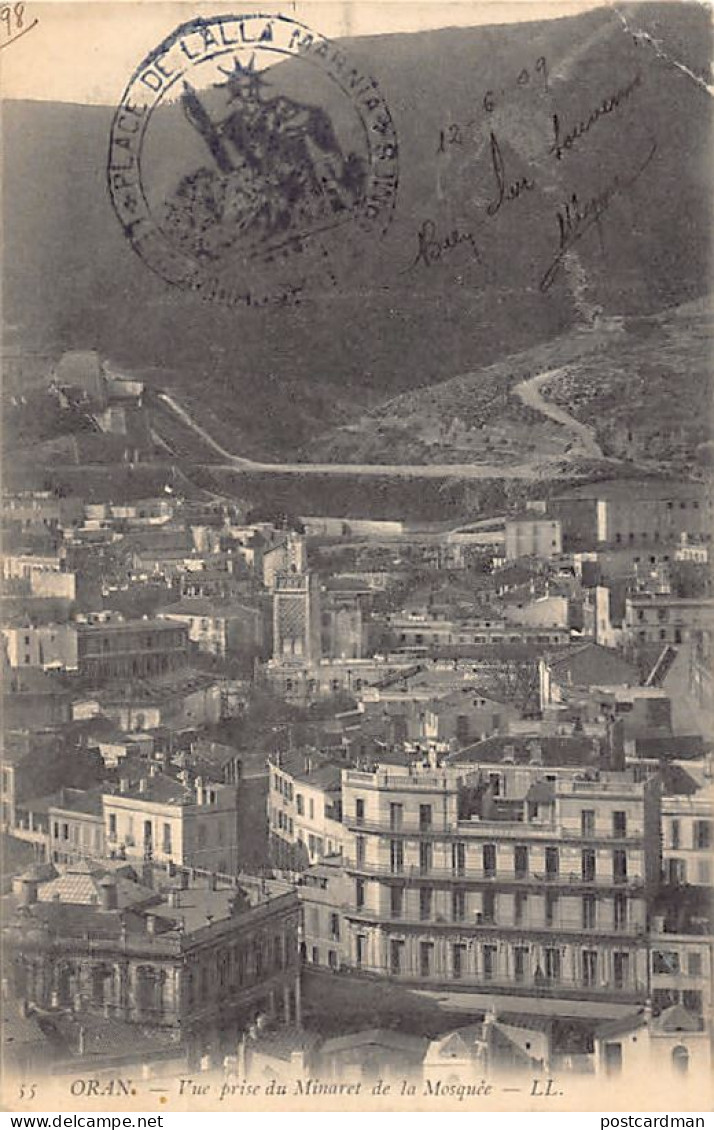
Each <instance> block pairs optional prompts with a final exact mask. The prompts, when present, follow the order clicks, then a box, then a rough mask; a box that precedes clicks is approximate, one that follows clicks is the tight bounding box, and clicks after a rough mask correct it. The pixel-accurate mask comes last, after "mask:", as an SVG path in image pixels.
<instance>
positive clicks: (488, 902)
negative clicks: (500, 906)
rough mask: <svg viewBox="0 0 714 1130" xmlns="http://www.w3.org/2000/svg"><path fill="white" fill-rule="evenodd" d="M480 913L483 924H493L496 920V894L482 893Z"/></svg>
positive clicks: (490, 892) (491, 892)
mask: <svg viewBox="0 0 714 1130" xmlns="http://www.w3.org/2000/svg"><path fill="white" fill-rule="evenodd" d="M481 907H482V910H481V913H482V914H483V920H484V922H494V921H495V919H496V892H495V891H484V892H483V899H482V903H481Z"/></svg>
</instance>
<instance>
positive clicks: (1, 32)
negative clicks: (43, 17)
mask: <svg viewBox="0 0 714 1130" xmlns="http://www.w3.org/2000/svg"><path fill="white" fill-rule="evenodd" d="M38 23H39V20H38V19H37V18H35V19H29V20H28V18H27V15H26V11H25V5H24V4H21V3H18V4H3V5H2V6H0V50H2V48H3V47H9V46H10V44H11V43H14V42H15V40H16V39H19V38H20V36H21V35H25V34H26V33H27V32H28V31H32V29H33V27H35V25H36V24H38Z"/></svg>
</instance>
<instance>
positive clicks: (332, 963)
mask: <svg viewBox="0 0 714 1130" xmlns="http://www.w3.org/2000/svg"><path fill="white" fill-rule="evenodd" d="M327 964H328V965H329V967H330V969H337V954H336V952H335V951H334V950H328V951H327Z"/></svg>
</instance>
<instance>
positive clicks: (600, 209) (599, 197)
mask: <svg viewBox="0 0 714 1130" xmlns="http://www.w3.org/2000/svg"><path fill="white" fill-rule="evenodd" d="M656 152H657V142H656V141H653V142H652V147H651V149H650V151H649V153H648V154H647V156H646V157H645V159H644V161H643V162H642V164H641V165H640V166H639V168H638V169H636V170H635V172H634V173H633V174H632V175H631V176H629V177H627V178H626V179H622V178H621V177H620V176H619V175H617V176H614V177H613V178H612V180H611V181H610V183H609V184H607V185H606V186H605V187H604V188H603V189H601V191H600V192H598V193H596V195H595V196H591V197H590V198H589V199H588V200H586V201H584V202H583V201H581V200H580V199H579V197H578V195H577V193H575V192H573V193H572V194H571V196H570V197H569V199H568V200H567V201H566V202H565V203H564V204H563V205H562V206H561V208H559V210H558V211H557V212H556V219H557V222H558V230H559V244H560V246H559V248H558V252H557V254H556V255H555V257H554V258H553V261H552V262H551V264H550V266H549V267H548V269H547V271H546V272H545V274H544V275H543V277H542V279H541V280H540V289H541V291H544V292H545V291H547V290H549V289H550V288H551V286H552V285H553V283H554V282H555V280H556V278H557V276H558V273H559V271H560V269H561V267H562V265H563V259H564V258H565V256H566V254H567V253H568V251H569V250H570V248H571V247H572V246H573V244H575V243H577V242H578V240H579V239H582V237H583V236H584V235H585V233H586V232H587V231H589V230H590V228H591V227H592V226H593V225H594V224H599V222H600V220H601V218H602V216H604V214H605V212H607V210H608V208H609V207H610V205H611V204H612V201H613V200H614V199H615V197H616V196H621V195H622V193H623V192H625V191H626V190H627V189H628V188H631V187H632V186H633V185H634V184H635V183H636V182H637V181H638V180H639V178H640V177H641V176H642V174H643V173H644V171H645V169H646V168H647V166H648V165H649V164H650V162H651V161H652V159H653V157H654V155H655V153H656Z"/></svg>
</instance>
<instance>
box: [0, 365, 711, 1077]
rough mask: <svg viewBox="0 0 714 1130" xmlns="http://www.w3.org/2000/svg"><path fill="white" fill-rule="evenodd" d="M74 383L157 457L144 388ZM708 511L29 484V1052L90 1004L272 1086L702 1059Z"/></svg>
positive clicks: (77, 1038) (85, 1033) (15, 621)
mask: <svg viewBox="0 0 714 1130" xmlns="http://www.w3.org/2000/svg"><path fill="white" fill-rule="evenodd" d="M73 382H74V383H73ZM54 395H56V396H58V397H60V398H64V399H65V400H67V402H68V403H69V402H71V403H76V404H79V405H80V406H81V407H82V411H85V412H87V413H90V414H91V416H92V419H94V421H95V423H96V426H97V428H99V430H100V431H101V432H103V433H106V434H112V435H114V436H116V437H123V438H122V442H124V443H129V442H134V438H136V434H138V433H137V432H136V429H137V428H138V425H137V424H136V420H135V416H136V414H137V411H138V409H139V407H140V405H141V399H142V396H143V389H142V387H141V386H140V385H139V384H137V383H136V382H130V381H126V380H125V379H124V378H117V377H112V376H111V374H108V373H107V371H106V370H103V369H102V368H101V367H100V368H99V369H97V368H96V366H95V365H94V362H93V360H92V358H91V357H89V356H85V355H82V356H80V357H79V358H77V357H76V356H75V357H74V361H72V358H71V357H70V360H69V361H65V362H64V363H63V364H62V365H60V366H59V367H58V370H57V372H56V374H55V385H54ZM132 437H134V438H132ZM477 517H478V518H479V519H481V516H480V515H479V516H477ZM711 517H712V515H711V501H710V500H708V499H707V496H706V493H705V491H704V489H703V487H702V486H701V485H700V484H697V483H684V482H673V483H670V482H654V481H648V482H642V483H639V482H636V481H634V480H628V481H625V482H609V483H607V482H606V483H595V484H593V485H589V486H581V487H576V488H573V489H571V490H569V491H563V492H561V493H560V494H558V495H555V496H553V497H549V498H547V499H543V500H538V499H535V500H532V501H531V502H530V503H529V504H528V506H527V507H526V508H524V506H523V503H522V501H521V502H520V503H519V508H518V509H517V510H516V509H514V510H513V512H512V513H506V514H502V515H495V516H494V515H486V518H488V519H489V521H487V522H486V521H483V520H481V521H476V518H475V520H474V525H473V526H472V527H462V528H461V529H459V530H449V529H446V528H444V527H443V526H434V527H431V528H427V527H424V526H422V527H420V528H418V529H417V528H414V529H411V528H410V527H409V525H408V524H406V523H402V522H384V523H381V522H377V521H374V522H371V521H370V522H367V521H360V520H354V521H353V520H351V519H338V520H333V519H330V518H316V517H314V516H313V517H309V516H308V517H305V518H304V519H300V520H298V519H295V518H287V517H285V516H282V517H280V516H271V517H268V518H261V519H260V520H257V519H255V517H254V516H253V517H251V516H250V515H248V514H246V512H245V507H240V506H238V505H237V504H235V505H233V504H231V505H229V504H228V503H226V502H221V501H216V500H211V501H209V502H203V501H196V500H195V499H194V498H187V497H182V496H179V495H178V494H177V493H175V492H174V491H164V492H163V493H162V494H161V495H160V496H157V497H149V498H141V499H121V500H119V499H117V500H110V499H107V500H106V501H104V502H102V501H97V500H96V498H93V499H91V500H90V499H86V500H84V499H81V498H78V497H59V496H58V495H57V494H55V493H53V492H52V491H50V490H45V491H36V490H30V489H28V490H26V491H24V492H21V493H19V492H18V493H15V494H11V495H7V496H6V497H5V499H4V507H3V534H4V542H5V546H6V554H5V558H4V562H3V569H2V578H1V582H0V583H1V585H2V594H3V603H4V618H3V628H2V637H3V655H2V662H3V667H4V671H3V675H4V679H3V682H4V687H3V706H4V717H5V753H4V761H3V768H2V789H1V798H0V799H1V802H2V836H3V849H4V856H5V860H6V881H5V886H4V889H3V899H4V911H3V945H4V948H5V952H6V953H7V954H8V955H9V957H8V958H7V961H6V965H7V975H6V977H5V982H4V988H3V992H4V994H5V996H6V998H7V1002H8V1003H7V1009H6V1014H7V1015H8V1016H10V1017H11V1018H14V1019H12V1024H13V1025H14V1026H15V1028H17V1026H18V1025H19V1026H20V1028H21V1031H20V1028H18V1029H17V1032H16V1033H15V1035H13V1036H12V1039H13V1040H16V1041H17V1042H16V1047H17V1048H19V1047H20V1046H21V1047H22V1049H23V1051H22V1055H21V1056H20V1058H19V1059H18V1063H19V1062H21V1061H22V1062H24V1063H27V1062H32V1063H39V1062H44V1063H45V1064H48V1065H50V1067H51V1068H52V1069H53V1070H60V1069H62V1065H65V1066H66V1063H67V1062H68V1061H69V1060H72V1062H75V1063H77V1062H80V1061H81V1060H82V1057H83V1056H84V1057H85V1058H86V1055H87V1049H88V1047H89V1045H90V1044H91V1042H92V1040H93V1039H94V1034H95V1033H96V1032H97V1031H98V1030H99V1029H100V1028H101V1026H102V1025H104V1029H103V1030H104V1031H105V1032H110V1033H111V1037H110V1038H111V1041H113V1045H114V1046H115V1047H120V1046H121V1047H125V1048H126V1049H127V1050H126V1055H127V1056H129V1057H131V1055H132V1054H135V1055H136V1056H138V1057H139V1058H140V1059H141V1060H142V1062H146V1063H149V1062H151V1063H164V1064H167V1063H178V1062H183V1063H185V1062H186V1057H188V1061H189V1062H190V1063H191V1064H192V1065H193V1066H194V1067H199V1066H201V1065H203V1066H207V1065H213V1066H215V1065H216V1064H217V1063H223V1062H224V1061H226V1062H228V1061H230V1062H233V1059H232V1058H231V1057H234V1058H235V1057H237V1059H236V1062H237V1063H238V1065H239V1068H240V1069H241V1070H247V1069H248V1066H250V1064H253V1066H254V1067H255V1069H256V1070H260V1071H262V1072H264V1073H265V1072H266V1071H267V1072H269V1073H270V1072H272V1073H274V1074H276V1075H279V1074H280V1073H281V1072H282V1071H287V1070H288V1068H290V1069H294V1067H295V1065H296V1064H301V1065H302V1066H303V1068H305V1069H306V1070H308V1069H317V1068H316V1066H315V1065H317V1066H318V1067H319V1069H320V1071H322V1072H326V1073H328V1074H329V1073H330V1072H333V1073H339V1072H343V1073H344V1072H345V1071H346V1070H347V1068H348V1064H349V1065H351V1066H352V1067H354V1065H355V1064H357V1063H359V1064H361V1065H362V1068H363V1069H364V1070H368V1069H369V1065H370V1064H372V1065H373V1064H375V1063H379V1064H380V1065H384V1070H385V1071H387V1070H389V1069H390V1068H393V1069H394V1070H395V1071H404V1070H406V1067H409V1070H410V1071H411V1070H417V1069H418V1071H422V1072H425V1073H426V1074H427V1075H428V1073H429V1071H432V1070H434V1071H435V1070H437V1069H438V1067H439V1065H440V1064H441V1063H442V1062H443V1060H444V1057H447V1058H448V1059H449V1062H450V1065H451V1067H454V1064H457V1065H458V1066H459V1067H460V1068H463V1070H464V1071H466V1070H467V1069H468V1070H471V1069H473V1070H477V1069H479V1070H483V1068H484V1065H486V1064H490V1065H494V1064H495V1065H499V1064H500V1065H501V1066H508V1067H512V1068H513V1067H518V1068H523V1067H525V1066H528V1067H530V1068H537V1069H538V1070H547V1069H550V1068H552V1066H553V1064H558V1065H560V1067H561V1068H563V1069H564V1068H567V1067H571V1068H573V1069H575V1067H576V1065H577V1067H578V1069H580V1070H584V1071H590V1072H595V1073H597V1072H600V1071H604V1072H610V1073H612V1072H614V1071H616V1070H619V1069H620V1068H621V1067H622V1068H623V1069H624V1068H625V1067H626V1066H627V1064H628V1062H629V1061H630V1060H631V1059H633V1058H634V1053H633V1050H632V1048H633V1045H634V1043H635V1042H636V1041H637V1040H639V1041H640V1044H639V1046H640V1048H641V1047H642V1046H643V1045H646V1046H648V1047H649V1046H650V1045H651V1047H652V1048H655V1047H660V1048H667V1049H668V1051H667V1055H668V1056H669V1058H670V1060H671V1061H672V1064H674V1065H675V1066H676V1068H677V1070H681V1069H682V1065H683V1063H685V1061H686V1063H689V1062H692V1063H694V1062H695V1061H696V1062H700V1061H701V1060H702V1058H703V1057H705V1050H704V1049H705V1048H706V1047H708V1046H709V1045H708V1039H709V1027H708V1025H709V1022H710V1012H711V1004H712V989H711V985H712V925H711V904H710V896H711V886H712V877H713V876H712V862H711V848H712V837H713V836H714V812H713V804H714V791H713V788H714V786H713V774H714V761H713V760H712V752H713V749H712V741H713V738H714V714H713V712H712V710H713V706H714V696H713V694H712V678H711V640H712V628H713V627H714V598H712V595H711V584H710V576H709V565H708V556H709V546H710V537H711V534H710V530H711ZM387 983H388V984H389V986H390V993H389V994H385V993H384V992H383V991H382V989H383V986H384V985H385V984H387ZM544 1000H545V1001H547V1005H548V1016H549V1018H550V1019H549V1022H548V1024H547V1025H544V1022H543V1001H544ZM435 1001H438V1002H440V1003H438V1004H435V1003H434V1002H435ZM9 1002H12V1003H9ZM390 1009H391V1010H392V1013H393V1012H394V1010H395V1009H396V1010H397V1013H398V1017H399V1024H400V1032H397V1031H396V1030H395V1027H396V1026H395V1023H394V1021H395V1015H393V1014H392V1013H390ZM336 1017H339V1018H341V1019H336ZM458 1017H461V1020H462V1021H464V1018H465V1021H466V1022H464V1023H460V1024H459V1023H457V1019H458ZM8 1023H10V1021H8ZM335 1025H337V1028H336V1027H335ZM339 1025H342V1027H341V1028H340V1027H339ZM7 1031H8V1029H7V1027H6V1032H7ZM107 1038H109V1037H107ZM142 1041H143V1042H142ZM132 1049H133V1051H132ZM19 1055H20V1053H19V1052H18V1056H19ZM22 1057H25V1058H24V1059H23V1058H22ZM291 1065H292V1066H291ZM685 1066H686V1065H685ZM362 1068H361V1069H362Z"/></svg>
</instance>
